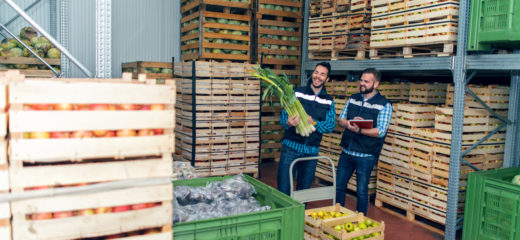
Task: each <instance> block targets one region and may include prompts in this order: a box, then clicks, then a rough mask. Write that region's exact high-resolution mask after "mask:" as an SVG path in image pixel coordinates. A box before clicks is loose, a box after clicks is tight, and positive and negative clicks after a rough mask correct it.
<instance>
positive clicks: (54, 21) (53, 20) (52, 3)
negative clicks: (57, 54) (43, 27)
mask: <svg viewBox="0 0 520 240" xmlns="http://www.w3.org/2000/svg"><path fill="white" fill-rule="evenodd" d="M56 1H57V0H49V23H50V24H49V32H50V34H51V35H52V36H53V37H55V38H56V37H57V35H58V14H57V12H58V5H57V3H56Z"/></svg>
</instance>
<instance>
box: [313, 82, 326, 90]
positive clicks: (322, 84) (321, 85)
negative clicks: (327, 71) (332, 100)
mask: <svg viewBox="0 0 520 240" xmlns="http://www.w3.org/2000/svg"><path fill="white" fill-rule="evenodd" d="M326 82H327V81H323V83H321V84H320V85H319V86H316V85H314V81H312V83H311V84H312V86H313V87H314V88H321V87H323V86H324V85H325V83H326Z"/></svg>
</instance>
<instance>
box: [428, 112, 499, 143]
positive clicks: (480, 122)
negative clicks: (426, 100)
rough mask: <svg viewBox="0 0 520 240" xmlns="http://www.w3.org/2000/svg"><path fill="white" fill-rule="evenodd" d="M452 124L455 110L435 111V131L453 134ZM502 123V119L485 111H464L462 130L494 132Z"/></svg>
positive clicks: (467, 131) (466, 131)
mask: <svg viewBox="0 0 520 240" xmlns="http://www.w3.org/2000/svg"><path fill="white" fill-rule="evenodd" d="M452 122H453V108H442V107H437V108H436V109H435V129H437V130H441V131H447V132H451V128H452ZM501 123H502V122H501V120H500V119H498V118H494V117H492V116H491V115H490V114H489V112H488V111H487V110H485V109H464V125H463V128H462V130H463V132H464V133H478V132H480V133H486V132H490V131H493V130H494V129H495V128H496V127H497V126H498V125H500V124H501ZM450 139H451V138H450ZM473 139H474V138H473ZM468 140H469V139H468Z"/></svg>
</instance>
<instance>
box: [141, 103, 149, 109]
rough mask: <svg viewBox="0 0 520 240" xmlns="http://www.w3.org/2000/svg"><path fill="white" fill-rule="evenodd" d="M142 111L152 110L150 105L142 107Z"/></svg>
mask: <svg viewBox="0 0 520 240" xmlns="http://www.w3.org/2000/svg"><path fill="white" fill-rule="evenodd" d="M141 110H150V104H146V105H143V106H141Z"/></svg>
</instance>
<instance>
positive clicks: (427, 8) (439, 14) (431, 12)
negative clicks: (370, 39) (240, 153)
mask: <svg viewBox="0 0 520 240" xmlns="http://www.w3.org/2000/svg"><path fill="white" fill-rule="evenodd" d="M417 2H418V1H403V2H399V3H397V4H389V5H386V6H385V5H383V6H381V7H375V8H373V9H372V29H382V28H391V27H400V26H407V25H410V24H431V23H438V22H444V21H452V20H457V17H458V14H459V13H458V10H459V4H458V2H455V1H451V2H443V3H434V2H433V1H432V2H429V3H426V4H424V5H417ZM414 4H415V5H414ZM400 7H401V8H400Z"/></svg>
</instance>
